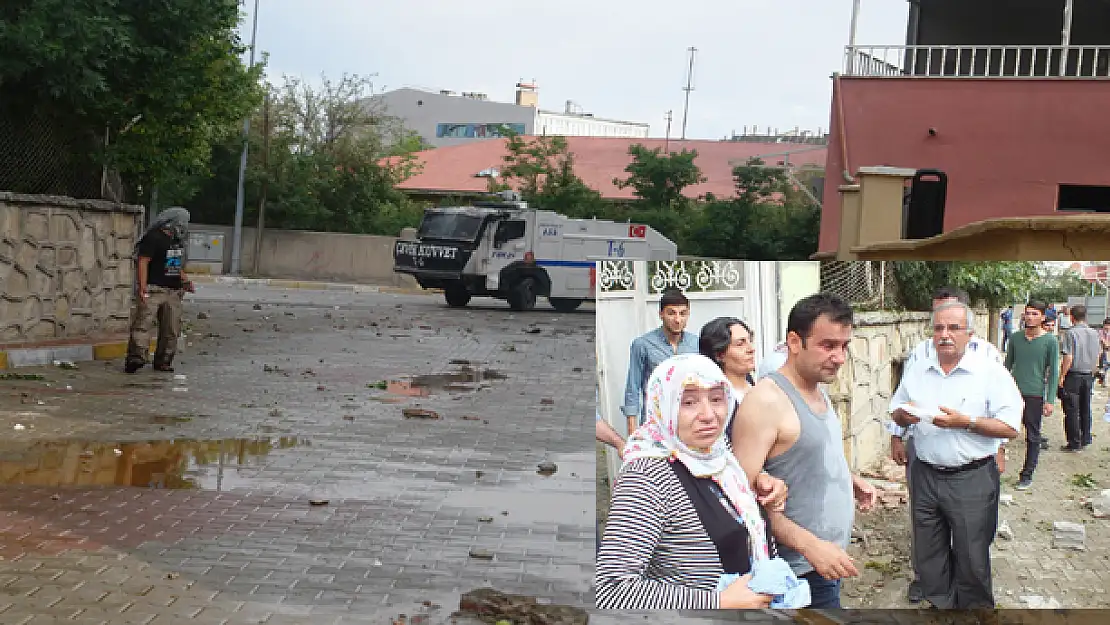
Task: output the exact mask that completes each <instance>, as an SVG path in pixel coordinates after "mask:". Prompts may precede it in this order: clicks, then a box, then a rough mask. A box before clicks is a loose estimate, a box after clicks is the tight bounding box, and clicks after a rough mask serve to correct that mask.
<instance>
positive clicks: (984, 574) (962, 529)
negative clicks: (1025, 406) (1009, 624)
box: [910, 461, 1001, 610]
mask: <svg viewBox="0 0 1110 625" xmlns="http://www.w3.org/2000/svg"><path fill="white" fill-rule="evenodd" d="M998 477H999V476H998V465H997V464H995V463H994V462H988V463H986V464H984V465H983V466H981V467H978V468H975V469H969V470H966V471H961V472H958V473H945V472H941V471H938V470H936V469H934V468H933V467H931V466H930V465H928V464H925V463H924V462H920V461H919V462H918V463H917V464H916V465H914V470H913V472H912V473H911V474H910V479H911V480H912V482H913V508H912V510H913V525H912V527H913V530H912V531H913V533H914V553H915V554H916V558H915V559H916V560H917V566H918V574H919V575H920V578H921V582H920V583H921V590H922V593H923V594H924V595H925V598H926V599H928V600H929V602H930V603H932V604H933V605H934V606H936V607H937V608H940V609H942V610H948V609H957V610H967V609H976V608H993V607H994V587H993V584H992V583H991V556H990V550H991V543H993V542H994V535H995V532H996V531H997V529H998V496H999V494H1000V492H1001V488H1000V485H999V480H998Z"/></svg>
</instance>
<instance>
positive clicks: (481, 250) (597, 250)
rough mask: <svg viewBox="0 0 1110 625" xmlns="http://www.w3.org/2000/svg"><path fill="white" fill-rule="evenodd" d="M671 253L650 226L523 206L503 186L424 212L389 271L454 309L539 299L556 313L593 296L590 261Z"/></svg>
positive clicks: (523, 306) (525, 305) (522, 306)
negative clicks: (474, 302)
mask: <svg viewBox="0 0 1110 625" xmlns="http://www.w3.org/2000/svg"><path fill="white" fill-rule="evenodd" d="M677 255H678V248H677V247H676V246H675V244H674V243H673V242H672V241H670V240H668V239H667V238H665V237H663V235H661V234H659V232H657V231H656V230H654V229H653V228H651V227H650V226H645V225H639V224H632V223H618V222H614V221H603V220H599V219H569V218H567V217H566V216H564V215H560V214H559V213H555V212H551V211H545V210H537V209H533V208H529V207H528V205H527V204H526V203H525V202H521V201H519V196H518V195H516V194H515V193H514V192H511V191H510V192H502V193H501V194H498V196H497V200H496V201H488V202H475V203H474V205H473V206H451V207H438V208H429V209H427V210H426V211H425V212H424V219H423V221H422V222H421V224H420V228H419V229H418V230H417V233H416V239H415V240H399V241H397V244H396V247H395V248H394V250H393V271H394V272H397V273H406V274H409V275H411V276H413V277H414V278H415V279H416V281H417V282H418V283H419V284H420V286H422V287H423V288H426V289H443V294H444V298H445V299H446V300H447V304H448V305H449V306H453V307H463V306H466V305H467V304H468V303H469V302H470V299H471V298H472V297H475V296H479V297H495V298H498V299H503V300H507V301H508V302H509V306H510V307H511V308H512V309H513V310H531V309H532V308H534V307H535V305H536V300H537V298H539V297H546V298H547V299H548V301H549V302H551V305H552V307H554V308H555V310H558V311H560V312H569V311H572V310H574V309H576V308H578V307H579V306H580V305H581V304H582V302H583V301H586V300H592V299H594V283H595V281H596V271H595V269H594V265H595V262H596V261H598V260H605V259H628V260H674V259H675V258H676V257H677Z"/></svg>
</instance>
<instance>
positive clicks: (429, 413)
mask: <svg viewBox="0 0 1110 625" xmlns="http://www.w3.org/2000/svg"><path fill="white" fill-rule="evenodd" d="M401 414H402V415H403V416H404V417H405V418H406V419H438V418H439V413H438V412H436V411H434V410H426V409H424V408H402V409H401Z"/></svg>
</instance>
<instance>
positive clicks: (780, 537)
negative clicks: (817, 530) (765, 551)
mask: <svg viewBox="0 0 1110 625" xmlns="http://www.w3.org/2000/svg"><path fill="white" fill-rule="evenodd" d="M767 517H768V519H769V520H770V521H771V534H772V535H773V536H774V537H775V541H776V542H778V543H779V544H780V545H786V546H787V547H790V548H791V549H793V550H794V551H797V552H798V553H800V554H802V557H803V558H807V559H808V556H807V555H806V554H807V553H808V552H810V551H811V550H812V548H813V546H814V545H815V544H816V543H818V542H819V540H820V539H818V538H817V537H816V536H814V535H813V534H812V533H811V532H810V531H809V530H807V529H806V528H804V527H802V526H801V525H798V524H797V523H795V522H793V521H791V520H790V519H788V518H786V514H785V513H782V512H770V511H768V512H767Z"/></svg>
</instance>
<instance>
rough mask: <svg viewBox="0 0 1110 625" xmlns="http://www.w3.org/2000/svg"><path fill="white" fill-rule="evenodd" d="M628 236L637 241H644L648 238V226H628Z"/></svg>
mask: <svg viewBox="0 0 1110 625" xmlns="http://www.w3.org/2000/svg"><path fill="white" fill-rule="evenodd" d="M628 236H630V237H634V238H637V239H643V238H644V237H646V236H647V226H637V225H636V224H628Z"/></svg>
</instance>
